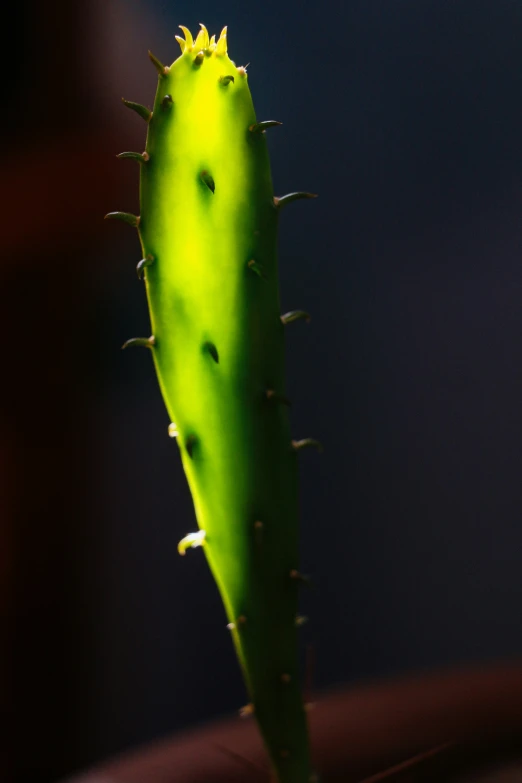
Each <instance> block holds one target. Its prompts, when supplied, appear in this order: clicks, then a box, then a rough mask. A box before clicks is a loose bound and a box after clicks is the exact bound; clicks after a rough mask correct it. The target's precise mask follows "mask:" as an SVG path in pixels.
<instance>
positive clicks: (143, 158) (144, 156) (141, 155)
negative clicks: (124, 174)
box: [116, 152, 150, 163]
mask: <svg viewBox="0 0 522 783" xmlns="http://www.w3.org/2000/svg"><path fill="white" fill-rule="evenodd" d="M116 157H117V158H123V159H124V158H129V159H130V160H137V161H138V163H146V162H147V161H148V160H150V155H149V153H148V152H120V153H119V154H118V155H116Z"/></svg>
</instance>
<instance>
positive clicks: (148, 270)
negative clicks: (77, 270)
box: [106, 25, 320, 783]
mask: <svg viewBox="0 0 522 783" xmlns="http://www.w3.org/2000/svg"><path fill="white" fill-rule="evenodd" d="M181 29H182V30H183V32H184V35H185V38H180V37H178V36H176V38H177V40H178V42H179V44H180V46H181V56H180V57H179V58H178V59H177V60H176V61H175V62H174V63H173V64H172V65H171V66H164V65H163V64H162V63H160V62H159V60H158V59H157V58H156V57H154V55H152V54H151V53H150V52H149V56H150V59H151V61H152V63H153V65H154V66H155V68H156V69H157V71H158V89H157V93H156V99H155V101H154V108H153V110H152V111H150V110H149V109H147V108H146V107H144V106H141V105H139V104H136V103H132V102H131V101H125V100H124V103H125V105H126V106H128V107H129V108H130V109H132V110H134V111H136V112H137V113H138V114H139V115H140V116H141V117H142V118H143V119H144V121H145V122H146V123H147V125H148V133H147V142H146V146H145V152H143V153H135V152H124V153H122V154H121V155H120V156H119V157H121V158H131V159H133V160H135V161H137V162H138V163H139V165H140V215H139V216H136V215H130V214H129V213H125V212H112V213H109V214H108V215H107V216H106V217H108V218H115V219H119V220H122V221H124V222H126V223H128V224H130V225H131V226H134V227H135V228H137V230H138V234H139V238H140V242H141V247H142V260H141V261H140V262H139V263H138V266H137V272H138V276H139V277H142V278H144V280H145V286H146V291H147V298H148V304H149V310H150V317H151V326H152V336H150V337H143V338H141V337H140V338H135V339H132V340H129V341H127V342H126V343H125V344H124V346H123V347H124V348H125V347H130V346H144V347H146V348H149V349H150V350H151V353H152V357H153V360H154V365H155V368H156V372H157V375H158V380H159V384H160V387H161V391H162V394H163V398H164V401H165V404H166V407H167V411H168V414H169V417H170V421H171V424H170V427H169V435H170V436H171V437H173V438H176V439H177V442H178V445H179V449H180V452H181V458H182V461H183V467H184V469H185V473H186V475H187V479H188V482H189V485H190V490H191V492H192V497H193V500H194V506H195V510H196V516H197V521H198V525H199V528H200V529H199V532H195V533H191V534H189V535H187V536H186V537H185V538H184V539H183V540H182V541H181V542H180V544H179V552H180V554H185V552H186V550H187V549H188V548H191V547H196V546H202V547H203V549H204V552H205V554H206V557H207V560H208V563H209V565H210V568H211V570H212V573H213V575H214V577H215V580H216V582H217V585H218V587H219V590H220V593H221V596H222V599H223V603H224V606H225V610H226V613H227V616H228V620H229V623H228V628H229V630H230V633H231V636H232V639H233V642H234V645H235V649H236V652H237V655H238V658H239V661H240V664H241V667H242V671H243V675H244V679H245V682H246V686H247V689H248V692H249V694H250V699H251V705H249V706H248V709H247V710H246V712H253V713H254V714H255V717H256V719H257V721H258V724H259V727H260V730H261V733H262V736H263V738H264V742H265V745H266V748H267V750H268V753H269V755H270V758H271V761H272V765H273V768H274V770H275V773H276V776H277V779H278V780H279V781H280V783H309V781H311V780H314V779H315V776H314V774H313V773H312V770H311V766H310V752H309V741H308V729H307V720H306V711H305V708H304V705H303V700H302V695H301V689H300V685H299V671H298V638H297V637H298V632H299V628H298V626H299V624H300V623H299V618H298V616H297V608H298V591H299V589H300V585H301V583H302V579H301V578H300V577H301V574H300V572H299V566H298V562H297V559H298V502H297V501H298V497H297V496H298V490H297V472H298V465H297V461H298V454H299V452H300V451H301V449H303V448H305V447H307V446H316V447H320V444H318V443H317V441H314V440H312V439H304V440H293V439H292V437H291V433H290V424H289V415H288V406H289V404H290V403H289V400H288V399H287V397H286V393H285V378H284V335H285V329H286V328H292V327H291V326H290V324H292V323H293V322H294V321H297V320H299V319H306V320H309V316H308V313H305V312H304V311H301V310H295V311H291V312H290V313H286V314H284V315H281V312H280V306H279V286H278V272H277V255H276V250H277V248H276V245H277V226H278V220H279V213H280V212H281V210H282V209H283V208H284V207H285V206H286V205H287V204H288V203H290V202H292V201H295V200H297V199H303V198H312V197H313V196H314V194H312V193H304V192H295V193H289V194H288V195H284V196H280V197H274V193H273V188H272V179H271V174H270V162H269V156H268V150H267V143H266V130H267V129H268V128H271V127H272V126H276V125H280V124H281V123H279V122H275V121H270V120H269V121H265V122H258V121H257V119H256V115H255V112H254V107H253V104H252V98H251V95H250V90H249V87H248V75H247V71H246V68H245V67H236V65H235V63H234V62H232V60H230V58H229V56H228V54H227V32H226V28H224V30H223V31H222V33H221V36H220V38H219V40H218V41H216V40H215V36H212V38H210V39H209V36H208V32H207V30H206V28H205V27H204V26H203V25H201V30H200V32H199V34H198V36H197V38H196V39H195V40H193V38H192V35H191V33H190V31H189V30H188V29H187V28H185V27H182V28H181Z"/></svg>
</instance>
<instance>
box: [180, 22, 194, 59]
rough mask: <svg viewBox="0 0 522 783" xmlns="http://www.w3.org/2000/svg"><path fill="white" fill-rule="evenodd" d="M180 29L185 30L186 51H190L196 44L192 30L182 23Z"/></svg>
mask: <svg viewBox="0 0 522 783" xmlns="http://www.w3.org/2000/svg"><path fill="white" fill-rule="evenodd" d="M179 29H180V30H181V31H182V32H183V34H184V36H185V51H186V52H188V51H190V50H191V49H192V47H193V46H194V41H193V40H192V33H191V32H190V30H189V29H188V27H183V25H182V24H180V25H179Z"/></svg>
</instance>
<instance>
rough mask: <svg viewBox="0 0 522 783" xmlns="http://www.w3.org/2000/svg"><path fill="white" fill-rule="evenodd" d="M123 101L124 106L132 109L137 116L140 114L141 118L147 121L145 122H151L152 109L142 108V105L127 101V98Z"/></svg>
mask: <svg viewBox="0 0 522 783" xmlns="http://www.w3.org/2000/svg"><path fill="white" fill-rule="evenodd" d="M121 100H122V103H123V105H124V106H126V107H127V108H128V109H132V111H135V112H136V114H139V116H140V117H141V118H142V119H143V120H145V122H150V119H151V117H152V112H151V110H150V109H147V107H146V106H142V105H141V103H135V102H134V101H126V100H125V98H122V99H121Z"/></svg>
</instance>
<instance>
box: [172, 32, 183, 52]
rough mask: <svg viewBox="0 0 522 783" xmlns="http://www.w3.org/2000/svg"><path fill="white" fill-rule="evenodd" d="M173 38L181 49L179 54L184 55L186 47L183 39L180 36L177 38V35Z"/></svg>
mask: <svg viewBox="0 0 522 783" xmlns="http://www.w3.org/2000/svg"><path fill="white" fill-rule="evenodd" d="M174 38H175V39H176V41H177V42H178V43H179V46H180V49H181V54H185V46H186V41H185V39H184V38H181V36H179V35H175V36H174Z"/></svg>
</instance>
